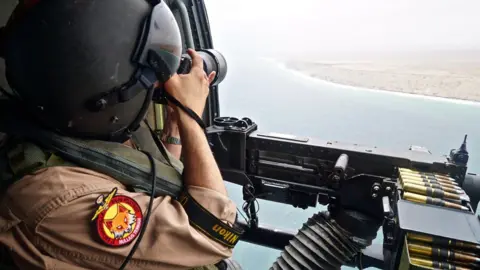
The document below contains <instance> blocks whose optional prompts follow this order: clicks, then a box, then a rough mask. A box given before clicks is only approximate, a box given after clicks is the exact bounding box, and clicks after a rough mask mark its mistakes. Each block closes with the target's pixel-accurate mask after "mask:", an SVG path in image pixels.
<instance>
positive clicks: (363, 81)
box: [285, 61, 480, 101]
mask: <svg viewBox="0 0 480 270" xmlns="http://www.w3.org/2000/svg"><path fill="white" fill-rule="evenodd" d="M285 64H286V66H287V68H290V69H294V70H297V71H300V72H302V73H304V74H307V75H309V76H312V77H315V78H319V79H322V80H325V81H329V82H333V83H338V84H345V85H351V86H358V87H364V88H371V89H378V90H386V91H396V92H403V93H410V94H420V95H427V96H436V97H444V98H454V99H462V100H471V101H480V61H478V62H477V61H448V62H435V61H429V62H418V63H412V62H408V63H407V62H402V61H383V62H382V61H370V62H368V61H356V62H355V61H350V62H349V61H337V62H336V61H316V62H307V61H285Z"/></svg>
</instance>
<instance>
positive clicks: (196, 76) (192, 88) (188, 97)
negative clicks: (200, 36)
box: [165, 49, 215, 120]
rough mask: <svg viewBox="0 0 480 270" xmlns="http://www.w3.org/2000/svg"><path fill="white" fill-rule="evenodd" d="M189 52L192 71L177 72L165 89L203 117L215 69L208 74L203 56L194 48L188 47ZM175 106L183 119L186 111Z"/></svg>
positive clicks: (166, 83)
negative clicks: (185, 72)
mask: <svg viewBox="0 0 480 270" xmlns="http://www.w3.org/2000/svg"><path fill="white" fill-rule="evenodd" d="M188 54H189V55H190V57H192V69H191V70H190V73H188V74H175V75H174V76H173V77H171V78H170V79H169V80H168V81H167V82H165V90H166V91H167V92H168V93H169V94H170V95H172V96H173V97H174V98H176V99H177V100H178V101H179V102H180V103H181V104H182V105H183V106H185V107H187V108H190V109H191V110H193V111H194V112H195V113H196V114H197V115H198V116H199V117H200V118H201V117H202V115H203V110H204V109H205V102H206V100H207V97H208V94H209V87H210V83H211V82H212V81H213V79H214V78H215V71H213V72H212V73H210V74H209V75H208V76H207V74H206V73H205V71H204V70H203V59H202V57H200V55H199V54H198V53H197V52H195V51H194V50H192V49H188ZM172 106H174V105H172ZM174 108H176V112H177V114H178V116H179V120H181V118H182V117H181V116H182V114H184V113H185V112H183V111H182V110H181V109H180V108H177V107H176V106H174Z"/></svg>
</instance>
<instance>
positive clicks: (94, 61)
mask: <svg viewBox="0 0 480 270" xmlns="http://www.w3.org/2000/svg"><path fill="white" fill-rule="evenodd" d="M151 11H152V6H151V5H150V4H149V3H148V2H147V1H145V0H102V1H95V0H82V1H78V0H43V1H40V2H39V3H37V4H36V5H35V6H34V7H32V8H30V9H28V10H27V11H26V12H25V14H24V16H23V17H22V18H21V21H18V22H15V24H14V25H13V28H14V29H9V31H8V32H9V35H8V37H7V41H6V44H5V64H6V76H7V80H8V82H9V85H10V86H11V87H12V89H14V91H15V92H16V93H17V94H18V95H19V97H20V98H21V99H22V101H23V104H25V105H26V107H28V109H29V110H30V111H33V112H34V113H35V116H36V117H38V119H39V120H40V121H41V122H42V123H43V124H46V125H48V126H49V127H52V128H54V129H55V130H57V131H60V132H63V133H66V134H68V135H72V136H77V137H87V138H95V139H106V140H109V139H112V134H118V133H119V132H121V131H123V130H125V129H128V128H132V127H131V124H132V122H134V120H136V119H138V118H139V117H141V118H143V116H144V115H139V114H144V113H145V110H144V109H145V107H146V106H148V105H149V104H150V98H151V97H147V91H146V90H143V91H140V93H139V94H137V95H136V96H135V97H134V98H132V99H130V100H128V101H127V102H124V103H118V104H115V105H113V106H107V107H105V109H103V110H101V111H98V112H95V111H91V110H89V109H88V106H86V103H87V101H88V100H90V99H92V97H96V96H99V95H101V94H102V93H108V92H109V91H111V90H113V89H115V88H118V87H120V86H122V85H123V84H125V83H127V82H129V81H130V80H131V78H132V76H133V74H134V73H135V71H136V69H137V66H136V64H135V63H132V61H131V58H132V54H133V53H134V51H135V49H136V47H137V45H138V43H139V41H138V38H139V37H140V36H141V31H142V28H143V26H144V22H145V21H146V20H147V18H148V16H149V15H150V13H151ZM172 19H174V18H173V15H172ZM176 27H177V29H174V30H172V31H173V32H179V30H178V26H176ZM179 46H180V47H181V44H180V45H179ZM140 85H141V84H137V87H141V86H140ZM142 108H143V110H142Z"/></svg>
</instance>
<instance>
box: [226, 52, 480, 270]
mask: <svg viewBox="0 0 480 270" xmlns="http://www.w3.org/2000/svg"><path fill="white" fill-rule="evenodd" d="M226 57H227V59H228V64H229V71H228V75H227V78H226V79H225V81H224V82H223V83H222V85H221V88H220V100H221V109H220V110H221V115H222V116H234V117H245V116H247V117H250V118H252V119H253V120H254V121H255V122H257V124H258V125H259V130H260V131H275V132H282V133H290V134H296V135H302V136H312V137H317V138H321V139H325V140H337V141H344V142H353V143H359V144H365V145H371V146H377V147H382V148H390V149H399V150H401V149H408V147H409V146H410V145H412V144H414V145H421V146H424V147H427V148H428V149H429V150H430V151H431V152H433V153H434V154H446V153H448V152H449V151H450V149H451V148H457V147H458V146H460V143H461V140H462V139H463V136H464V134H468V135H469V140H468V150H469V152H470V161H469V171H470V172H480V125H479V122H478V121H479V119H480V105H477V104H462V103H455V102H450V101H443V100H431V99H425V98H417V97H409V96H398V95H393V94H391V93H384V92H371V91H362V90H355V89H352V88H351V87H342V86H338V85H332V84H329V83H324V82H321V81H316V80H313V79H310V78H306V77H304V76H300V75H298V74H295V73H294V72H292V71H289V70H286V69H283V68H281V67H279V66H278V65H277V64H276V63H274V62H272V61H267V60H265V59H261V58H248V57H239V56H238V55H234V54H230V55H226ZM228 190H229V194H230V196H231V197H232V198H233V199H234V200H235V201H236V202H237V204H238V205H240V206H241V203H242V194H241V188H240V187H239V186H235V185H231V184H229V185H228ZM320 210H323V209H322V208H320V207H319V208H317V209H313V208H309V209H307V210H301V209H296V208H294V207H291V206H286V205H279V204H275V203H271V202H266V201H260V212H259V218H260V222H261V223H267V224H270V225H274V226H277V227H279V228H289V229H298V228H300V227H301V225H302V223H303V222H305V221H306V220H307V218H308V217H310V216H311V215H312V214H313V213H315V212H318V211H320ZM377 235H378V236H377V239H376V240H375V242H377V243H381V242H382V235H381V233H378V234H377ZM279 254H280V251H278V250H272V249H268V248H263V247H257V246H254V245H252V244H248V243H240V244H238V246H237V247H236V249H235V252H234V258H235V259H237V260H238V261H240V262H241V263H242V266H243V267H244V269H249V270H251V269H252V270H256V269H268V268H269V267H270V266H271V264H272V263H273V262H274V261H275V259H276V258H277V257H278V256H279ZM345 269H349V268H345Z"/></svg>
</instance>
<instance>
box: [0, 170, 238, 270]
mask: <svg viewBox="0 0 480 270" xmlns="http://www.w3.org/2000/svg"><path fill="white" fill-rule="evenodd" d="M114 187H117V188H118V192H117V194H118V195H120V194H123V195H126V196H129V197H131V198H132V199H134V200H135V201H136V202H137V203H138V204H139V206H140V207H141V209H142V211H143V213H144V216H145V212H146V210H147V208H148V203H149V199H150V197H149V196H148V195H147V194H144V193H132V192H129V191H126V190H125V187H124V186H123V185H122V184H121V183H119V182H118V181H116V180H115V179H113V178H111V177H109V176H106V175H104V174H100V173H97V172H94V171H91V170H88V169H84V168H79V167H50V168H43V169H41V170H39V171H37V172H36V173H35V174H33V175H27V176H25V177H24V178H23V179H21V180H20V181H17V182H15V183H14V184H13V185H11V186H10V187H9V189H8V190H7V192H6V194H4V195H3V196H2V197H1V205H0V207H1V211H0V243H2V244H4V245H6V246H7V247H9V248H10V249H11V251H13V252H12V257H13V259H14V261H15V263H16V264H17V265H18V266H19V269H72V270H77V269H118V268H119V267H120V265H121V264H122V262H123V260H124V258H125V257H126V256H127V254H128V253H129V251H130V249H131V248H132V246H133V244H134V242H135V241H136V239H135V240H134V241H133V242H131V243H130V244H128V245H126V246H123V247H110V246H107V245H105V244H103V243H101V242H99V241H98V240H95V238H94V234H95V233H96V229H95V228H94V227H92V225H91V221H90V220H91V219H92V217H93V215H94V214H95V211H96V209H97V208H98V206H97V205H95V200H96V199H97V197H98V196H99V195H101V194H102V195H107V194H108V193H109V192H110V191H111V190H112V189H113V188H114ZM188 190H189V192H190V194H191V195H192V197H193V198H195V199H196V200H197V201H198V202H199V203H200V204H201V205H202V206H204V207H205V208H206V209H207V210H209V211H210V212H211V213H212V214H214V215H215V216H216V217H217V218H219V219H221V220H224V221H225V222H228V223H230V224H233V223H234V220H235V212H236V206H235V204H234V203H233V202H232V201H231V200H230V199H229V198H228V197H226V196H224V195H223V194H220V193H218V192H216V191H212V190H208V189H205V188H201V187H189V188H188ZM152 210H153V212H152V215H151V217H150V221H149V224H148V227H147V229H146V231H145V235H144V236H143V240H142V241H141V243H140V244H139V246H138V249H137V251H136V252H135V255H134V256H133V259H132V260H131V261H130V263H129V264H128V266H127V268H126V269H156V270H157V269H190V268H192V267H197V266H203V265H211V264H215V263H216V262H218V261H220V260H221V259H223V258H227V257H230V256H231V255H232V250H231V249H229V248H226V247H224V246H222V245H220V244H218V243H216V242H214V241H213V240H211V239H210V238H207V237H206V236H205V235H204V234H202V233H200V232H199V231H197V230H196V229H194V228H193V227H191V226H190V225H189V222H188V216H187V214H186V213H185V211H184V209H183V208H182V206H181V205H180V203H179V202H177V201H175V200H173V199H172V198H171V197H169V196H166V197H158V198H156V199H155V201H154V203H153V209H152Z"/></svg>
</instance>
